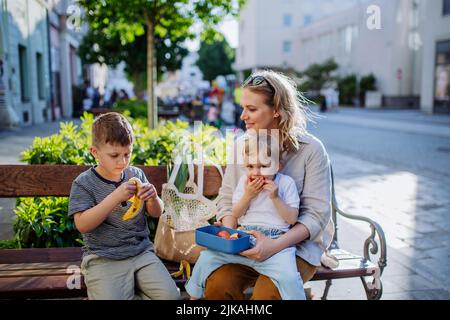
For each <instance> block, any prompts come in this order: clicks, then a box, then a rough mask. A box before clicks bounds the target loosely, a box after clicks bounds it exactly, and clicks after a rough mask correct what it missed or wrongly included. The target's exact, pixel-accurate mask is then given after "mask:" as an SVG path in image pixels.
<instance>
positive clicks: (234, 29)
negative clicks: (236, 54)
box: [186, 17, 239, 52]
mask: <svg viewBox="0 0 450 320" xmlns="http://www.w3.org/2000/svg"><path fill="white" fill-rule="evenodd" d="M238 27H239V24H238V20H237V19H236V18H232V17H230V18H227V19H225V20H224V22H222V23H221V24H220V25H219V31H220V32H222V33H223V35H224V36H225V38H226V39H227V41H228V43H229V45H230V46H231V47H232V48H237V46H238V39H239V35H238V33H239V32H238V31H239V28H238ZM194 28H197V29H198V28H199V27H198V26H197V27H194ZM186 46H187V48H188V49H189V51H192V52H195V51H197V50H198V49H199V47H200V41H199V40H193V41H186Z"/></svg>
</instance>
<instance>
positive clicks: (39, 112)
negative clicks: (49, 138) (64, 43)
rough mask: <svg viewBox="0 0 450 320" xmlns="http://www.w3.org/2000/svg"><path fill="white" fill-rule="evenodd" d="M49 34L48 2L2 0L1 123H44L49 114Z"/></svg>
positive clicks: (0, 46) (2, 124) (0, 33)
mask: <svg viewBox="0 0 450 320" xmlns="http://www.w3.org/2000/svg"><path fill="white" fill-rule="evenodd" d="M47 35H48V28H47V8H46V5H45V3H43V2H42V1H38V0H34V1H26V0H0V59H1V60H2V62H3V77H2V79H1V80H2V87H3V94H2V95H3V98H2V99H0V100H1V101H2V102H3V103H2V105H0V119H1V120H0V125H1V126H11V125H16V124H24V125H27V124H33V123H41V122H43V121H46V120H47V119H48V118H49V115H50V109H49V96H50V95H49V92H50V76H49V64H48V56H49V43H48V36H47Z"/></svg>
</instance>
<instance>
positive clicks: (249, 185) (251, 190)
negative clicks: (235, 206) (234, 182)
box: [245, 177, 265, 199]
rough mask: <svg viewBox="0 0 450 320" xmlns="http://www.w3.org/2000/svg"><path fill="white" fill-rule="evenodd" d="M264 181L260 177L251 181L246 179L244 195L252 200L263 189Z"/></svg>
mask: <svg viewBox="0 0 450 320" xmlns="http://www.w3.org/2000/svg"><path fill="white" fill-rule="evenodd" d="M264 182H265V179H264V178H262V177H258V178H256V179H255V180H253V181H250V179H249V178H248V177H247V181H246V184H245V194H246V195H247V196H248V197H249V198H250V199H253V198H254V197H256V196H257V195H258V194H259V193H260V192H261V190H262V189H263V187H264Z"/></svg>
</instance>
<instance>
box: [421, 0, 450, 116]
mask: <svg viewBox="0 0 450 320" xmlns="http://www.w3.org/2000/svg"><path fill="white" fill-rule="evenodd" d="M427 2H428V1H426V0H421V1H420V28H419V30H420V35H421V36H422V39H423V40H422V42H423V49H422V52H421V54H422V57H421V62H422V66H421V70H420V72H421V73H420V76H421V77H420V78H421V80H422V82H421V84H420V85H421V86H420V92H421V95H420V103H421V108H422V110H423V111H425V112H428V113H432V112H436V113H450V0H436V1H435V3H434V5H428V4H427Z"/></svg>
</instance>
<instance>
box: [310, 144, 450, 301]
mask: <svg viewBox="0 0 450 320" xmlns="http://www.w3.org/2000/svg"><path fill="white" fill-rule="evenodd" d="M333 168H334V174H335V180H336V195H337V200H338V203H339V206H340V207H341V209H342V210H343V211H344V212H347V213H351V214H357V215H363V216H366V217H369V218H371V219H373V220H375V221H376V222H378V223H379V224H380V225H381V226H382V228H383V230H384V232H385V236H386V240H387V244H388V250H387V253H388V257H387V263H388V266H387V267H386V269H385V271H384V273H383V276H382V280H383V292H384V293H383V299H450V292H449V291H448V287H449V284H450V281H449V279H448V275H449V274H450V264H449V262H450V228H449V227H450V221H449V208H450V200H449V199H448V194H450V184H447V185H446V186H445V187H444V188H442V184H440V183H437V182H436V181H434V180H433V179H431V178H426V177H421V176H417V175H415V174H412V173H409V172H406V171H395V170H391V169H390V168H389V167H386V166H384V165H376V164H373V163H370V162H367V161H363V160H358V159H354V158H352V157H348V156H345V155H340V154H336V153H335V154H333ZM338 225H339V231H338V235H339V242H340V245H341V247H342V248H344V249H346V250H349V251H352V252H354V253H359V254H361V255H362V254H363V251H362V250H363V244H364V240H365V239H366V238H367V237H368V236H369V235H370V228H369V227H368V225H367V224H365V223H363V222H357V221H352V220H347V219H344V218H342V219H339V217H338ZM309 285H310V286H311V288H312V291H313V294H314V295H315V298H319V297H320V295H321V293H322V290H323V288H324V283H321V282H311V283H310V284H309ZM329 298H330V299H365V293H364V290H363V287H362V283H361V281H360V279H358V278H357V279H345V280H336V281H334V285H333V286H332V287H331V290H330V293H329Z"/></svg>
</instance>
